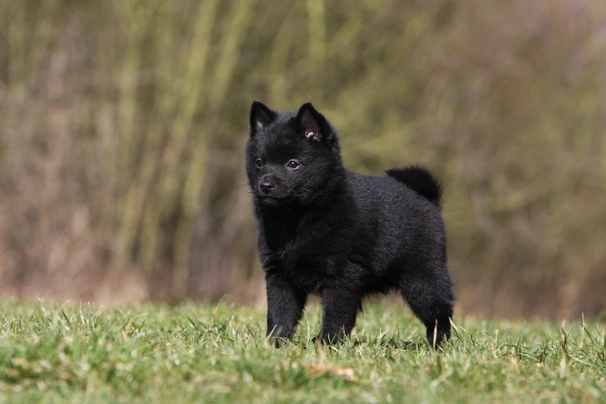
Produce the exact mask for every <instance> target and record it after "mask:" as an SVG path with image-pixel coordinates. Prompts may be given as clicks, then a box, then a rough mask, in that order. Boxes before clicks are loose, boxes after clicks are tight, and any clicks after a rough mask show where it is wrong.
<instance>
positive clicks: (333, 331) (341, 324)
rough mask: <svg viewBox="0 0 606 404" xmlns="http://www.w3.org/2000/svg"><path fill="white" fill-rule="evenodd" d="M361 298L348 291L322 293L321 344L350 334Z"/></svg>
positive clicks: (332, 290)
mask: <svg viewBox="0 0 606 404" xmlns="http://www.w3.org/2000/svg"><path fill="white" fill-rule="evenodd" d="M360 302H361V297H360V296H359V295H358V294H357V293H355V292H353V291H350V290H347V289H339V288H330V289H325V290H323V291H322V331H321V332H320V335H319V337H318V338H319V339H320V342H322V343H333V342H337V341H339V340H341V339H342V338H343V337H345V336H348V335H349V334H350V333H351V330H352V328H353V327H354V325H355V324H356V316H357V314H358V310H359V308H360Z"/></svg>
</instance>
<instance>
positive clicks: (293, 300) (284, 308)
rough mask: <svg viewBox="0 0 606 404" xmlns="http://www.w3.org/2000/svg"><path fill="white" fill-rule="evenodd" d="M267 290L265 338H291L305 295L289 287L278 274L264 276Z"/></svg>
mask: <svg viewBox="0 0 606 404" xmlns="http://www.w3.org/2000/svg"><path fill="white" fill-rule="evenodd" d="M265 284H266V288H267V336H268V337H270V338H275V344H276V346H278V344H279V339H288V338H291V337H292V336H293V334H294V332H295V328H296V327H297V324H298V323H299V320H300V319H301V316H302V315H303V309H304V308H305V303H306V301H307V294H306V293H304V292H302V291H300V290H297V289H295V288H294V287H292V286H291V285H289V284H288V283H287V282H286V281H285V280H284V279H283V278H282V276H281V275H280V274H275V273H272V272H268V273H267V274H266V275H265Z"/></svg>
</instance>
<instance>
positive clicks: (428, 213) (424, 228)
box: [246, 101, 454, 345]
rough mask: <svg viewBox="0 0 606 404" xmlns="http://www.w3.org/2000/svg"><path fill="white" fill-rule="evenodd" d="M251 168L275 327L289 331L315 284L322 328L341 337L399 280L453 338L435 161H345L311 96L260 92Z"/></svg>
mask: <svg viewBox="0 0 606 404" xmlns="http://www.w3.org/2000/svg"><path fill="white" fill-rule="evenodd" d="M246 172H247V175H248V182H249V185H250V188H251V190H252V194H253V201H254V210H255V215H256V217H257V220H258V222H259V246H258V247H259V255H260V259H261V263H262V264H263V269H264V271H265V280H266V287H267V335H268V336H271V337H278V338H289V337H291V336H292V335H293V333H294V330H295V327H296V326H297V323H298V322H299V320H300V319H301V316H302V315H303V310H304V308H305V303H306V300H307V296H308V295H309V294H310V293H313V294H316V295H319V296H320V297H321V298H322V307H323V319H322V330H321V332H320V335H319V337H318V338H319V339H320V341H322V342H332V341H335V340H338V339H340V338H341V337H343V336H345V335H349V333H350V332H351V330H352V328H353V327H354V325H355V322H356V316H357V314H358V311H360V310H361V307H362V298H363V297H364V296H366V295H369V294H371V293H375V292H386V291H388V290H391V289H399V290H400V291H401V293H402V296H403V297H404V299H405V300H406V301H407V302H408V304H409V306H410V307H411V309H412V311H413V312H414V313H415V314H416V315H417V316H418V317H419V318H420V319H421V321H423V323H424V324H425V326H426V327H427V339H428V340H429V343H430V344H431V345H433V344H434V343H440V342H441V341H442V340H444V339H448V338H450V318H451V317H452V312H453V300H454V296H453V290H452V282H451V279H450V276H449V274H448V269H447V267H446V236H445V232H444V224H443V222H442V218H441V215H440V196H441V192H442V191H441V189H440V186H439V184H438V182H437V181H436V180H435V179H434V178H433V177H432V176H431V174H429V172H428V171H426V170H425V169H423V168H420V167H409V168H402V169H399V168H395V169H391V170H389V171H387V175H384V176H366V175H360V174H356V173H353V172H350V171H347V170H346V169H345V167H344V166H343V163H342V161H341V153H340V148H339V141H338V139H337V134H336V132H335V131H334V129H333V128H332V127H331V126H330V124H329V123H328V121H327V120H326V119H325V118H324V116H323V115H322V114H320V113H319V112H318V111H316V110H315V109H314V107H313V106H312V105H311V104H310V103H307V104H304V105H303V106H301V108H300V109H299V111H298V112H297V113H294V112H276V111H272V110H270V109H269V108H268V107H266V106H265V105H263V104H262V103H260V102H258V101H255V102H253V104H252V108H251V111H250V139H249V141H248V145H247V147H246ZM436 332H437V334H434V333H436ZM276 343H277V342H276Z"/></svg>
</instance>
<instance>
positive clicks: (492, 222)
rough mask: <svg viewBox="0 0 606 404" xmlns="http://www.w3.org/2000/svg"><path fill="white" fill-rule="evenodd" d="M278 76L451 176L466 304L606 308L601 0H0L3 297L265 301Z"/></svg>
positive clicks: (354, 152) (351, 157)
mask: <svg viewBox="0 0 606 404" xmlns="http://www.w3.org/2000/svg"><path fill="white" fill-rule="evenodd" d="M255 99H256V100H261V101H263V102H265V103H266V104H268V105H269V106H270V107H273V108H274V109H291V110H293V109H297V108H298V107H299V106H300V105H301V104H302V103H304V102H306V101H312V102H313V103H314V105H315V106H316V108H318V109H319V110H320V111H321V112H323V113H324V114H325V115H326V116H327V117H328V119H329V120H331V122H332V123H333V125H334V126H335V127H336V128H337V130H338V131H339V132H340V135H341V142H342V148H343V150H344V160H345V163H346V165H347V166H348V168H350V169H353V170H356V171H360V172H363V173H381V172H382V171H383V170H385V169H387V168H390V167H393V166H402V165H407V164H413V163H418V164H423V165H426V166H427V167H428V168H429V169H431V170H432V171H433V172H434V173H435V174H436V175H438V176H439V178H441V180H442V182H443V184H444V186H445V206H444V217H445V221H446V225H447V230H448V237H449V266H450V269H451V272H452V275H453V277H454V279H455V281H456V292H457V297H458V308H457V310H458V311H459V313H461V312H463V313H467V314H472V315H477V316H501V317H509V318H532V317H543V318H550V319H561V318H580V317H581V315H582V314H584V315H585V316H596V315H599V314H600V313H603V311H604V309H605V308H606V292H605V289H606V2H603V1H595V0H539V1H533V2H529V1H527V0H511V1H507V2H503V1H497V0H485V1H482V2H478V1H473V0H457V1H455V0H406V1H395V0H356V1H341V2H329V1H323V0H309V1H293V2H287V1H253V0H241V1H237V0H202V1H194V0H181V1H172V2H171V1H164V0H147V1H138V0H120V1H105V2H100V1H79V0H43V1H40V0H21V1H12V0H0V297H2V298H13V299H34V298H38V297H42V298H48V299H60V300H63V299H69V300H73V301H80V300H93V301H98V302H102V303H110V304H113V303H115V304H122V303H135V302H140V301H145V300H152V301H162V302H170V303H177V302H180V301H183V300H194V301H217V300H219V299H225V300H228V301H234V302H238V303H245V304H257V305H262V306H264V285H263V277H262V271H261V269H260V265H259V263H258V258H257V253H256V224H255V222H254V218H253V214H252V209H251V203H250V195H249V192H248V189H247V185H246V180H245V173H244V162H243V158H244V157H243V148H244V145H245V143H246V141H247V137H248V134H247V124H248V113H249V108H250V104H251V102H252V101H253V100H255Z"/></svg>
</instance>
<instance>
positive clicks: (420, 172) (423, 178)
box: [385, 166, 442, 208]
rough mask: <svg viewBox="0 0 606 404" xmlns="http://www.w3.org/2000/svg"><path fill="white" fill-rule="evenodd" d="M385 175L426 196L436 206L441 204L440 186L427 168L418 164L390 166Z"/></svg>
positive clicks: (439, 206)
mask: <svg viewBox="0 0 606 404" xmlns="http://www.w3.org/2000/svg"><path fill="white" fill-rule="evenodd" d="M385 173H386V174H387V175H389V176H390V177H392V178H395V179H396V180H398V181H400V182H401V183H403V184H404V185H406V186H407V187H409V188H410V189H412V190H413V191H415V192H416V193H418V194H419V195H421V196H423V197H425V198H427V199H428V200H429V201H430V202H431V203H433V204H434V205H436V206H437V207H438V208H441V206H442V186H441V185H440V182H439V181H438V180H437V179H436V178H435V177H434V176H433V175H431V173H430V172H429V171H427V169H425V168H423V167H420V166H410V167H403V168H392V169H389V170H387V171H385Z"/></svg>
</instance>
